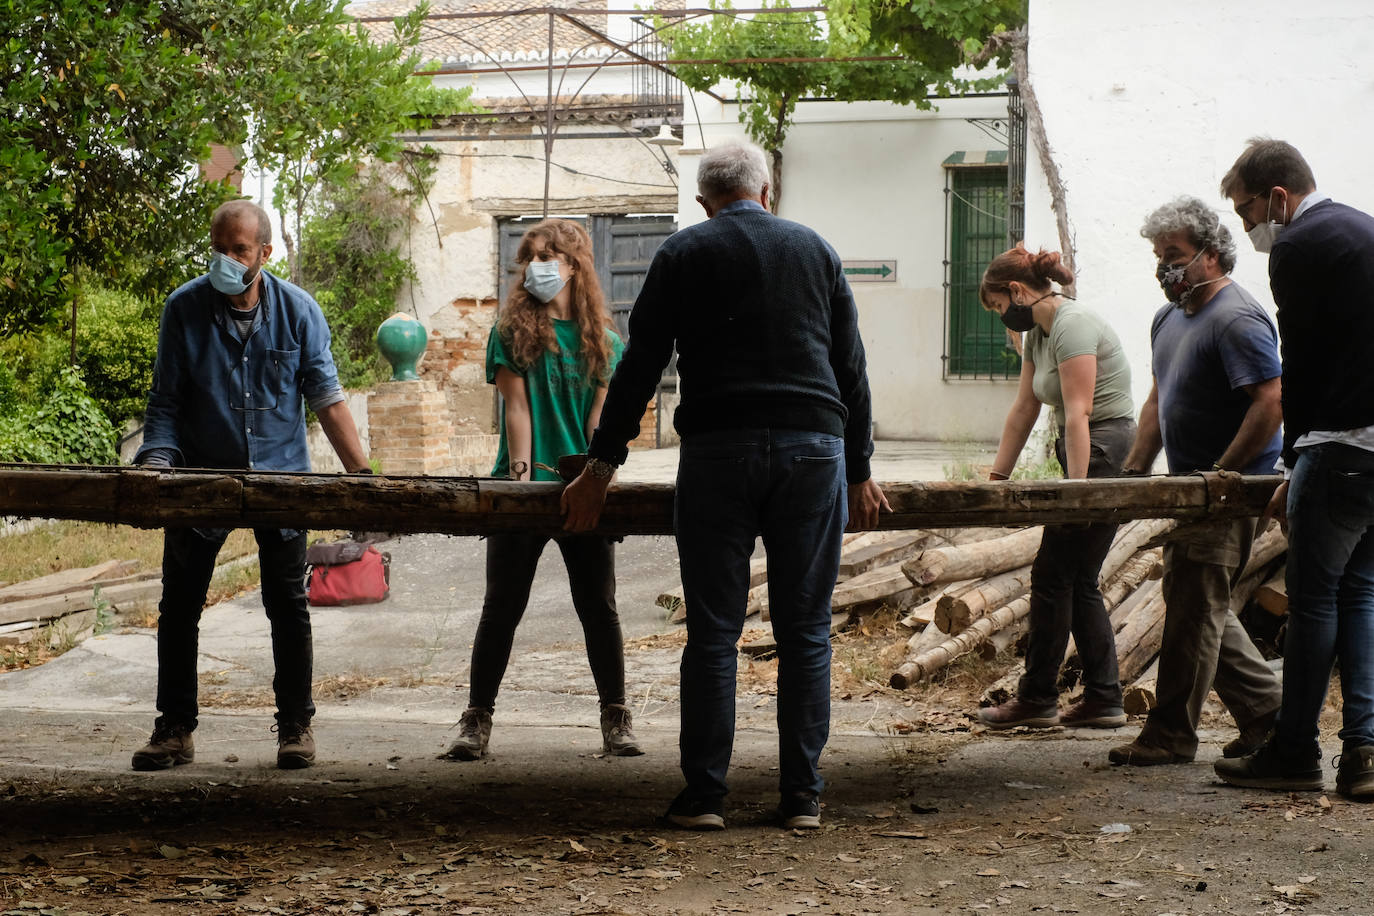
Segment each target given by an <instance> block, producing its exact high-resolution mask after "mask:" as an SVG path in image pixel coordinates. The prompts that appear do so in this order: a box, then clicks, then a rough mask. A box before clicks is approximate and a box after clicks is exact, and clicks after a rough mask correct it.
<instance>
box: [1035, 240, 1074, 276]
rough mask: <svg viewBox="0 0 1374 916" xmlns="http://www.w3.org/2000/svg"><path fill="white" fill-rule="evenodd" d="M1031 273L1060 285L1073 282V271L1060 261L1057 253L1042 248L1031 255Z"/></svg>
mask: <svg viewBox="0 0 1374 916" xmlns="http://www.w3.org/2000/svg"><path fill="white" fill-rule="evenodd" d="M1031 271H1032V272H1033V273H1034V274H1035V275H1036V276H1037V277H1042V278H1044V279H1046V280H1056V281H1058V282H1059V283H1061V284H1065V283H1072V282H1073V271H1071V270H1069V268H1068V265H1066V264H1064V262H1063V261H1062V260H1061V259H1060V256H1059V252H1057V251H1046V250H1044V249H1043V248H1042V249H1040V250H1039V251H1038V252H1036V253H1035V254H1033V255H1031Z"/></svg>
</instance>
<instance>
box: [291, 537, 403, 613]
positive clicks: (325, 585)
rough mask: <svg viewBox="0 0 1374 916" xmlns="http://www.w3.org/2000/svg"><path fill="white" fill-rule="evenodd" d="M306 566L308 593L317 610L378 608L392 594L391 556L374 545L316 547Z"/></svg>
mask: <svg viewBox="0 0 1374 916" xmlns="http://www.w3.org/2000/svg"><path fill="white" fill-rule="evenodd" d="M305 562H306V569H307V574H306V580H305V593H306V595H308V596H309V598H310V603H311V604H312V605H315V606H316V607H336V606H338V605H345V604H375V603H377V602H378V601H383V600H385V599H386V596H387V592H389V591H390V590H391V554H389V553H382V552H381V551H379V550H378V549H377V548H376V547H373V546H372V545H371V544H359V543H357V542H355V541H340V542H338V543H335V544H316V545H315V546H313V547H310V548H308V549H307V550H306V552H305Z"/></svg>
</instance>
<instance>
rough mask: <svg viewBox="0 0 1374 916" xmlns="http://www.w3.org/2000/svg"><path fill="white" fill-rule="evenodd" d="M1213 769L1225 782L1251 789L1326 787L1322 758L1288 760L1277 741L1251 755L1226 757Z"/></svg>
mask: <svg viewBox="0 0 1374 916" xmlns="http://www.w3.org/2000/svg"><path fill="white" fill-rule="evenodd" d="M1212 769H1213V770H1215V771H1216V774H1217V775H1218V776H1220V777H1221V779H1222V781H1223V782H1226V783H1229V784H1231V785H1233V786H1242V787H1244V788H1247V789H1278V790H1280V791H1288V792H1305V791H1318V790H1320V789H1321V787H1322V766H1321V758H1320V757H1317V758H1313V759H1310V760H1304V761H1292V760H1284V759H1283V757H1281V756H1280V754H1279V751H1278V750H1277V749H1276V748H1275V747H1274V742H1273V741H1272V740H1271V741H1270V742H1269V743H1267V744H1265V745H1264V746H1262V747H1261V748H1260V749H1259V750H1257V751H1255V752H1254V753H1253V754H1250V755H1249V756H1248V757H1237V758H1234V759H1229V760H1228V759H1226V758H1222V759H1221V760H1218V761H1217V762H1216V763H1214V764H1212Z"/></svg>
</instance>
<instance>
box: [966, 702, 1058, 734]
mask: <svg viewBox="0 0 1374 916" xmlns="http://www.w3.org/2000/svg"><path fill="white" fill-rule="evenodd" d="M978 718H979V719H981V720H982V721H983V724H984V725H986V726H987V727H988V728H998V729H1001V728H1016V727H1018V726H1025V727H1026V728H1053V727H1054V726H1056V725H1058V724H1059V707H1058V706H1055V705H1053V704H1051V705H1048V706H1044V705H1040V704H1036V703H1027V702H1025V701H1023V700H1020V699H1014V700H1007V702H1005V703H1003V704H1001V705H1000V706H985V707H984V708H982V709H980V710H978Z"/></svg>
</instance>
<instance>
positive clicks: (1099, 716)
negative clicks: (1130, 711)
mask: <svg viewBox="0 0 1374 916" xmlns="http://www.w3.org/2000/svg"><path fill="white" fill-rule="evenodd" d="M1059 724H1060V725H1062V726H1064V727H1065V728H1120V727H1121V726H1123V725H1125V724H1126V710H1124V709H1122V708H1121V704H1120V703H1103V702H1102V701H1101V700H1089V699H1087V698H1085V697H1079V698H1078V699H1077V700H1074V701H1073V702H1072V703H1070V704H1069V708H1068V709H1066V710H1064V711H1063V712H1061V713H1060V714H1059Z"/></svg>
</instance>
